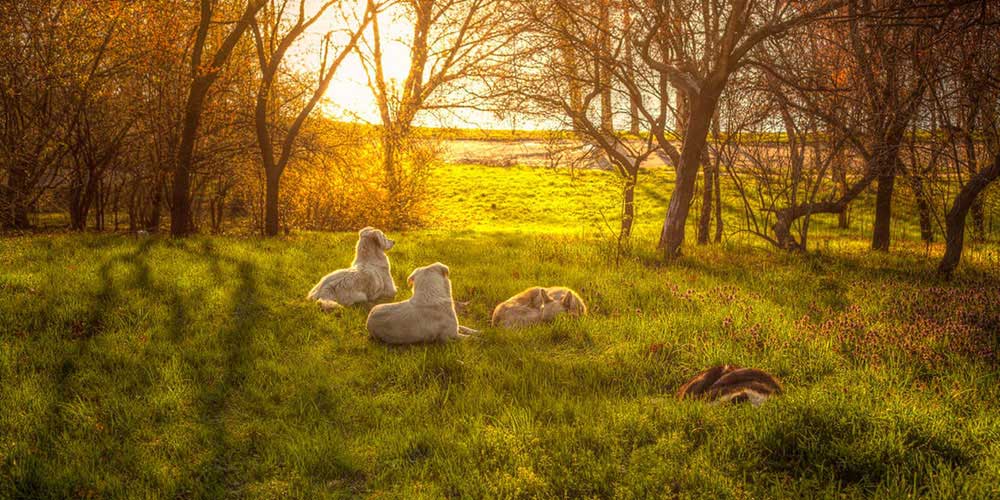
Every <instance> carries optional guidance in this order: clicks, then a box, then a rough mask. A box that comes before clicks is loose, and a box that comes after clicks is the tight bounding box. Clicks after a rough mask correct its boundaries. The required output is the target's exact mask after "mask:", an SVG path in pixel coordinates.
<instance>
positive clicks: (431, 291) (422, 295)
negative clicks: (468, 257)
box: [406, 262, 452, 303]
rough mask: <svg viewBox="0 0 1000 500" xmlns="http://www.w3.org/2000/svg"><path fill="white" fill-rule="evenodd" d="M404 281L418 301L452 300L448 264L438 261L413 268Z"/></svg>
mask: <svg viewBox="0 0 1000 500" xmlns="http://www.w3.org/2000/svg"><path fill="white" fill-rule="evenodd" d="M406 281H407V283H409V284H410V286H411V287H412V288H413V299H414V300H416V301H418V302H421V301H427V302H435V303H436V302H439V301H447V302H451V301H452V298H451V280H449V279H448V266H446V265H444V264H442V263H440V262H435V263H433V264H431V265H429V266H424V267H418V268H416V269H414V270H413V272H412V273H410V277H408V278H406Z"/></svg>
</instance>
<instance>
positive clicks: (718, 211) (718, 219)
mask: <svg viewBox="0 0 1000 500" xmlns="http://www.w3.org/2000/svg"><path fill="white" fill-rule="evenodd" d="M720 167H721V165H719V161H718V159H716V162H715V167H714V168H713V169H712V177H713V182H712V184H714V185H715V242H716V243H722V186H721V180H720V179H719V175H720V174H719V170H722V169H721V168H720Z"/></svg>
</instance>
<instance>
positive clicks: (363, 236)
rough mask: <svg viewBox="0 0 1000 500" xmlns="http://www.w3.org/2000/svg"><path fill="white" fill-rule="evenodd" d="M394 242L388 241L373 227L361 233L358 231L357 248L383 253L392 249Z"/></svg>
mask: <svg viewBox="0 0 1000 500" xmlns="http://www.w3.org/2000/svg"><path fill="white" fill-rule="evenodd" d="M395 244H396V242H395V241H392V240H390V239H389V238H387V237H386V236H385V233H383V232H382V231H381V230H379V229H375V228H373V227H366V228H364V229H362V230H361V231H358V247H359V248H360V247H364V248H372V249H377V250H381V251H383V252H385V251H387V250H389V249H390V248H392V246H393V245H395Z"/></svg>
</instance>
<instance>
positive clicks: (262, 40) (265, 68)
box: [251, 0, 375, 236]
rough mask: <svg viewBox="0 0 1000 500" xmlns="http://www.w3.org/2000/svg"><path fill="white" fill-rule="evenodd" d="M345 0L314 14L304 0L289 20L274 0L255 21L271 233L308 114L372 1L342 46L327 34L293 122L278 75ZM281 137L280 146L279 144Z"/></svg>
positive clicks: (258, 112)
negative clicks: (294, 48)
mask: <svg viewBox="0 0 1000 500" xmlns="http://www.w3.org/2000/svg"><path fill="white" fill-rule="evenodd" d="M340 1H341V0H326V1H324V2H322V3H321V4H319V6H318V7H317V8H316V10H315V11H314V12H313V13H311V14H308V15H307V14H306V4H307V3H308V2H307V0H299V2H298V9H296V10H297V12H298V13H297V15H296V16H295V17H294V20H293V21H291V22H287V21H286V20H285V12H286V9H287V7H288V3H289V2H288V0H281V1H275V0H272V1H271V2H270V5H269V7H268V8H267V9H265V10H264V13H263V17H264V19H265V21H266V22H264V23H261V22H258V21H257V20H256V19H253V20H252V22H251V26H252V28H253V35H254V42H255V46H256V48H257V60H258V62H259V64H260V81H259V84H258V88H257V97H256V105H255V107H254V124H255V131H256V135H257V146H258V148H259V149H260V155H261V162H262V163H263V167H264V174H265V179H266V195H265V204H264V206H265V208H264V213H265V215H264V234H265V235H267V236H274V235H276V234H278V189H279V184H280V182H281V174H282V173H283V172H284V171H285V168H286V167H287V166H288V163H289V161H290V160H291V159H292V156H293V154H294V152H295V141H296V139H297V138H298V136H299V133H300V132H301V130H302V126H303V125H304V124H305V122H306V119H307V118H308V117H309V114H310V113H312V111H313V109H315V107H316V105H317V104H318V103H319V101H320V99H322V97H323V95H324V94H325V93H326V90H327V89H328V88H329V87H330V82H331V81H332V80H333V76H334V74H335V73H336V72H337V68H339V67H340V64H341V63H342V62H343V61H344V58H346V57H347V55H348V54H349V53H350V52H351V51H353V50H354V47H355V45H356V44H357V42H358V39H359V38H360V37H361V34H362V32H363V31H364V29H365V27H366V26H367V25H368V23H369V22H370V20H371V18H372V14H373V13H374V12H375V3H374V2H371V1H370V2H368V7H367V8H366V10H365V13H364V14H363V20H362V21H361V22H360V26H359V27H357V28H355V29H352V30H351V31H350V32H349V34H348V40H347V42H346V43H345V44H344V45H343V46H342V47H339V48H338V47H336V46H335V45H334V43H333V39H332V33H328V34H327V36H326V37H324V39H323V43H322V54H323V57H322V60H321V62H320V67H319V71H318V76H317V82H316V83H315V84H314V85H315V86H314V87H313V88H312V90H311V91H308V90H306V91H304V92H306V93H307V95H308V98H307V99H306V100H305V102H304V103H303V104H301V108H299V109H298V111H297V112H294V114H292V116H291V117H290V118H291V120H290V123H286V119H285V118H286V117H285V116H284V115H285V114H286V113H288V112H287V111H284V109H283V108H286V107H287V106H288V105H289V104H290V103H289V102H288V101H294V100H295V99H294V96H293V97H292V98H288V97H284V98H283V96H282V95H281V94H280V91H279V88H280V87H279V85H278V81H277V80H278V78H279V76H280V72H281V69H282V63H283V61H284V58H285V55H286V54H287V53H288V50H289V49H290V48H292V46H293V45H294V44H295V42H296V41H297V40H298V39H299V38H300V37H301V36H302V34H303V33H305V32H306V30H307V29H308V28H309V27H310V26H312V25H313V24H315V23H316V21H318V20H319V19H320V18H322V17H323V15H324V14H325V13H326V12H327V11H328V10H329V9H330V8H331V7H333V6H334V5H336V4H338V3H340ZM282 136H283V137H282ZM276 142H277V148H276V147H275V143H276Z"/></svg>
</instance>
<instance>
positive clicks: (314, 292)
mask: <svg viewBox="0 0 1000 500" xmlns="http://www.w3.org/2000/svg"><path fill="white" fill-rule="evenodd" d="M320 288H323V282H322V281H320V282H319V283H316V286H314V287H312V290H309V293H308V294H306V298H307V299H309V300H317V297H318V296H319V290H320Z"/></svg>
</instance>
